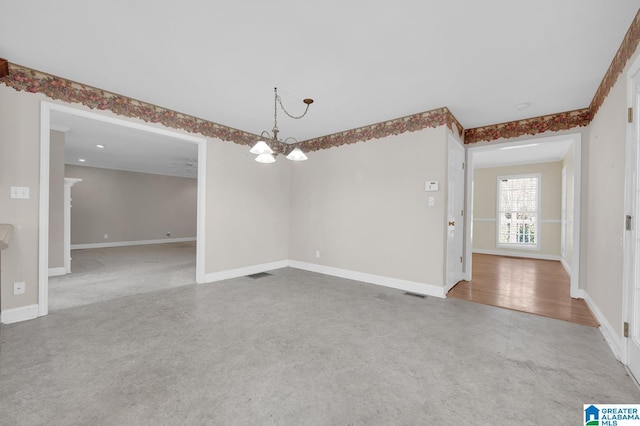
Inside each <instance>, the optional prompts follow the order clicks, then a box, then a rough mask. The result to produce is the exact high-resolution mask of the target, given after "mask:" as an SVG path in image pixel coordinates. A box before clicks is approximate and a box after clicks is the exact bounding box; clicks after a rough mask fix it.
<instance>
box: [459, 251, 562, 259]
mask: <svg viewBox="0 0 640 426" xmlns="http://www.w3.org/2000/svg"><path fill="white" fill-rule="evenodd" d="M472 252H473V253H478V254H492V255H494V256H508V257H526V258H528V259H541V260H560V256H558V255H554V254H540V253H529V252H525V251H518V252H514V251H509V250H485V249H475V248H474V249H473V250H472Z"/></svg>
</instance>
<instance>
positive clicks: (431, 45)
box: [0, 0, 640, 140]
mask: <svg viewBox="0 0 640 426" xmlns="http://www.w3.org/2000/svg"><path fill="white" fill-rule="evenodd" d="M639 7H640V0H615V1H607V0H562V1H558V0H536V1H513V0H485V1H477V0H458V1H447V0H437V1H436V0H432V1H425V0H422V1H421V0H396V1H393V2H391V1H387V0H370V1H366V2H365V1H345V0H341V1H336V0H327V1H322V2H319V1H310V0H272V1H268V2H267V1H237V0H234V1H231V0H218V1H205V0H182V1H180V2H178V1H169V0H157V1H153V2H149V1H130V0H110V1H108V2H87V1H85V0H60V1H48V0H23V1H11V2H8V1H7V2H3V3H2V13H1V14H0V57H4V58H6V59H8V60H9V61H10V62H14V63H18V64H21V65H25V66H28V67H32V68H35V69H39V70H42V71H45V72H49V73H52V74H55V75H59V76H62V77H65V78H68V79H71V80H75V81H79V82H82V83H86V84H89V85H93V86H96V87H99V88H102V89H106V90H109V91H112V92H115V93H119V94H123V95H126V96H129V97H132V98H136V99H140V100H143V101H147V102H150V103H153V104H157V105H160V106H163V107H167V108H170V109H174V110H177V111H180V112H184V113H188V114H192V115H195V116H198V117H201V118H205V119H208V120H211V121H215V122H218V123H221V124H225V125H228V126H231V127H235V128H239V129H242V130H246V131H249V132H253V133H258V134H259V133H260V132H261V131H262V130H270V129H271V127H272V126H273V121H272V120H273V87H274V86H277V87H278V90H279V93H280V94H281V96H282V98H283V101H284V104H285V106H286V107H287V108H288V109H289V110H291V112H292V113H299V112H301V111H302V109H303V107H304V105H303V104H302V99H303V98H305V97H311V98H314V99H315V101H316V102H315V103H314V104H313V105H312V107H311V109H310V111H309V114H308V115H307V116H306V117H305V118H304V119H302V120H291V119H289V118H286V117H284V115H281V118H280V120H279V121H280V122H279V124H280V126H279V127H280V130H281V136H282V137H283V138H284V137H288V136H293V137H295V138H297V139H298V140H305V139H309V138H313V137H316V136H322V135H327V134H330V133H334V132H338V131H343V130H348V129H352V128H355V127H358V126H362V125H367V124H373V123H376V122H380V121H384V120H388V119H392V118H396V117H400V116H404V115H410V114H414V113H418V112H422V111H426V110H430V109H434V108H438V107H442V106H447V107H449V108H450V110H451V111H452V112H453V113H454V115H455V116H456V117H457V118H458V119H459V120H460V122H461V123H462V125H463V126H464V127H465V128H472V127H476V126H481V125H487V124H494V123H499V122H505V121H511V120H515V119H520V118H525V117H531V116H537V115H542V114H549V113H555V112H562V111H567V110H573V109H578V108H584V107H586V106H588V105H589V103H590V101H591V99H592V97H593V95H594V93H595V91H596V88H597V87H598V85H599V83H600V81H601V80H602V77H603V75H604V73H605V71H606V70H607V68H608V66H609V64H610V63H611V60H612V58H613V56H614V55H615V53H616V50H617V49H618V47H619V46H620V43H621V41H622V38H623V36H624V34H625V32H626V31H627V29H628V27H629V25H630V24H631V21H632V20H633V18H634V16H635V14H636V12H637V11H638V8H639ZM525 102H526V103H530V104H531V106H530V107H529V108H527V109H525V110H522V111H519V110H516V109H515V108H514V106H515V105H517V104H520V103H525Z"/></svg>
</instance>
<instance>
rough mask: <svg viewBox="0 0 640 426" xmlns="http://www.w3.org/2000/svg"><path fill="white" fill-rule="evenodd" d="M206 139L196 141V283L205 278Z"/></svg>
mask: <svg viewBox="0 0 640 426" xmlns="http://www.w3.org/2000/svg"><path fill="white" fill-rule="evenodd" d="M206 194H207V140H206V139H202V142H200V143H198V188H197V201H196V203H197V208H198V212H197V216H196V235H197V240H196V283H198V284H202V283H204V282H205V281H206V280H205V263H206V257H205V249H206V244H205V242H206V241H205V236H206V235H207V233H206V230H205V229H206V227H205V225H206V223H207V221H206V219H207V202H206V199H207V196H206Z"/></svg>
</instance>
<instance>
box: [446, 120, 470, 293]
mask: <svg viewBox="0 0 640 426" xmlns="http://www.w3.org/2000/svg"><path fill="white" fill-rule="evenodd" d="M452 146H457V147H458V148H460V149H461V150H462V162H463V163H466V149H465V147H464V144H463V143H462V141H460V140H458V139H457V138H455V137H454V136H453V135H452V134H451V133H449V135H448V139H447V154H448V155H447V215H446V220H447V222H448V221H449V218H450V212H449V203H450V201H451V200H449V184H448V183H449V180H450V179H451V171H452V170H451V163H450V161H449V158H450V157H451V151H452V148H451V147H452ZM462 167H464V166H462ZM461 171H462V188H459V190H460V191H461V192H462V194H460V196H461V197H462V209H463V210H464V211H465V212H466V206H465V194H464V192H465V190H466V180H465V178H466V176H465V174H466V167H464V168H463V169H461ZM465 214H466V213H465ZM454 226H455V225H454ZM466 229H468V228H467V227H466V223H465V217H464V216H463V217H462V220H461V221H460V229H459V230H458V229H456V231H457V232H460V238H462V252H461V253H460V255H461V256H462V257H463V261H462V265H460V267H461V272H460V277H459V279H460V280H464V279H465V267H464V265H465V263H464V257H465V250H464V247H465V246H464V244H465V238H466V234H467V233H466V232H465V231H466ZM445 230H446V231H445V253H446V255H445V259H446V261H445V270H444V277H445V278H444V281H445V282H444V294H447V293H448V292H449V290H451V289H452V288H453V287H454V286H455V285H456V284H457V282H454V283H452V284H450V283H449V262H451V261H452V259H450V258H449V226H448V225H447V224H445ZM453 261H454V262H455V260H453Z"/></svg>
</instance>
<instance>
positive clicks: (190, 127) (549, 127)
mask: <svg viewBox="0 0 640 426" xmlns="http://www.w3.org/2000/svg"><path fill="white" fill-rule="evenodd" d="M639 43H640V11H638V13H637V14H636V16H635V18H634V20H633V22H632V23H631V26H630V27H629V30H628V31H627V33H626V35H625V37H624V39H623V41H622V44H621V45H620V48H619V49H618V51H617V52H616V55H615V57H614V59H613V61H612V62H611V65H610V66H609V69H608V70H607V72H606V74H605V75H604V78H603V79H602V82H601V83H600V86H599V87H598V90H597V91H596V93H595V95H594V97H593V100H592V101H591V105H590V106H589V107H588V108H584V109H579V110H575V111H567V112H562V113H558V114H549V115H544V116H540V117H532V118H527V119H523V120H518V121H511V122H508V123H500V124H493V125H490V126H483V127H476V128H473V129H466V130H464V129H463V127H462V125H461V124H460V122H458V120H457V119H456V118H455V117H454V115H453V114H452V113H451V111H449V109H448V108H446V107H442V108H438V109H434V110H431V111H426V112H421V113H418V114H414V115H410V116H407V117H401V118H397V119H393V120H389V121H384V122H382V123H376V124H372V125H369V126H364V127H359V128H357V129H351V130H347V131H344V132H339V133H335V134H332V135H327V136H322V137H318V138H314V139H310V140H307V141H302V142H299V143H298V146H301V147H303V148H304V149H305V150H307V151H317V150H320V149H327V148H331V147H336V146H340V145H346V144H352V143H356V142H363V141H367V140H371V139H379V138H383V137H386V136H390V135H399V134H401V133H405V132H415V131H417V130H421V129H425V128H427V127H438V126H442V125H446V126H448V127H449V128H450V129H451V131H453V132H454V133H455V134H457V135H458V136H460V137H461V138H462V139H463V140H464V143H465V144H471V143H475V142H480V141H493V140H496V139H501V138H514V137H518V136H524V135H536V134H539V133H543V132H547V131H560V130H568V129H572V128H574V127H584V126H587V125H589V123H590V122H591V119H592V118H593V116H594V115H595V114H596V112H597V111H598V109H599V108H600V106H601V105H602V103H603V102H604V99H605V98H606V97H607V95H608V94H609V92H610V91H611V88H612V87H613V85H614V84H615V82H616V79H617V78H618V76H619V75H620V74H621V73H622V71H623V70H624V67H625V66H626V64H627V62H628V61H629V59H630V58H631V56H632V55H633V53H634V52H635V51H636V49H637V47H638V44H639ZM0 83H4V84H5V85H7V86H8V87H12V88H13V89H15V90H18V91H26V92H31V93H42V94H44V95H46V96H48V97H49V98H52V99H59V100H62V101H65V102H69V103H80V104H82V105H85V106H87V107H89V108H92V109H99V110H109V111H112V112H114V113H115V114H118V115H122V116H125V117H130V118H138V119H141V120H143V121H146V122H150V123H159V124H162V125H164V126H167V127H171V128H174V129H182V130H186V131H187V132H191V133H199V134H201V135H203V136H207V137H211V138H219V139H222V140H225V141H231V142H235V143H237V144H241V145H247V146H251V145H253V144H254V143H255V141H256V139H258V135H255V134H252V133H249V132H245V131H243V130H238V129H234V128H231V127H228V126H225V125H222V124H218V123H215V122H212V121H208V120H204V119H201V118H197V117H194V116H191V115H187V114H183V113H180V112H176V111H172V110H169V109H166V108H162V107H159V106H156V105H153V104H150V103H146V102H142V101H138V100H135V99H131V98H128V97H126V96H122V95H118V94H115V93H111V92H108V91H105V90H101V89H98V88H95V87H91V86H87V85H85V84H82V83H77V82H74V81H71V80H67V79H64V78H61V77H56V76H53V75H51V74H47V73H44V72H41V71H36V70H33V69H30V68H27V67H24V66H21V65H17V64H13V63H10V62H7V61H6V60H5V59H2V58H0ZM274 148H275V149H276V150H277V151H278V152H285V151H286V150H287V149H290V148H291V147H290V146H288V145H285V144H281V145H279V146H277V147H274Z"/></svg>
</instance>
